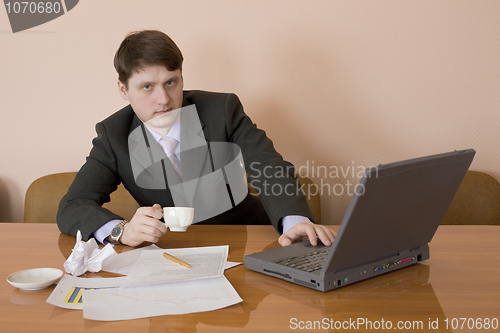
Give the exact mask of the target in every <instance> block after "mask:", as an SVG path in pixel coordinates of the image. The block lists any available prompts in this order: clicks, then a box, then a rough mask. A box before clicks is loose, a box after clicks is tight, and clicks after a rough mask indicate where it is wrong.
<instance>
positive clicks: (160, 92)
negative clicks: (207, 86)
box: [118, 65, 184, 134]
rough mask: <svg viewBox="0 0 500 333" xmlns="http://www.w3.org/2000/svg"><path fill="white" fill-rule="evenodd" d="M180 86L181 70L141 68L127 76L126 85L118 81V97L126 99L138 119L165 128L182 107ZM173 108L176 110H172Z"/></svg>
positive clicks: (181, 83)
mask: <svg viewBox="0 0 500 333" xmlns="http://www.w3.org/2000/svg"><path fill="white" fill-rule="evenodd" d="M183 88H184V82H183V80H182V74H181V71H180V69H177V70H175V71H169V70H168V69H167V68H165V67H164V66H159V65H158V66H157V65H155V66H144V67H142V68H141V69H140V70H139V71H138V72H137V73H134V74H133V75H132V76H131V77H130V78H129V80H128V88H127V87H125V85H124V84H123V83H122V82H120V81H118V91H119V93H120V96H122V97H123V99H125V100H127V101H129V103H130V105H131V106H132V108H133V109H134V111H135V114H136V115H137V117H139V119H140V120H142V121H143V122H144V123H146V122H148V124H155V122H156V123H158V124H157V125H159V124H160V123H161V124H163V125H162V126H163V127H165V126H167V127H168V129H170V127H171V126H172V124H173V122H174V121H175V119H176V118H177V116H178V114H179V112H180V110H177V109H180V108H181V107H182V101H183V94H182V92H183ZM174 110H177V111H176V112H172V111H174ZM155 118H156V119H155ZM168 125H170V126H168ZM155 127H156V126H155ZM164 130H165V129H164ZM160 134H161V133H160Z"/></svg>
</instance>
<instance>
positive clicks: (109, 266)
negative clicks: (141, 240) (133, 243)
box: [102, 244, 159, 275]
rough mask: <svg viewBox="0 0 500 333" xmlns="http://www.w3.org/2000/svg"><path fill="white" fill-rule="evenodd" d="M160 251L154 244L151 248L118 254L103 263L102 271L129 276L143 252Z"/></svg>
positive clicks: (146, 247)
mask: <svg viewBox="0 0 500 333" xmlns="http://www.w3.org/2000/svg"><path fill="white" fill-rule="evenodd" d="M158 249H159V247H158V246H156V245H154V244H152V245H149V246H145V247H141V248H138V249H135V250H131V251H127V252H123V253H120V254H117V255H115V256H112V257H109V258H108V259H106V260H105V261H104V262H103V264H102V270H103V271H106V272H111V273H118V274H123V275H128V273H129V272H130V269H131V268H132V265H133V264H134V263H135V262H136V261H137V260H138V259H139V256H140V255H141V252H142V251H144V250H158Z"/></svg>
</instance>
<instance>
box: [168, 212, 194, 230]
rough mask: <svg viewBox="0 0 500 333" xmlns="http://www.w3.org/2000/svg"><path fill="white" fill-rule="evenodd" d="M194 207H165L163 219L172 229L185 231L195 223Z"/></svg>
mask: <svg viewBox="0 0 500 333" xmlns="http://www.w3.org/2000/svg"><path fill="white" fill-rule="evenodd" d="M193 216H194V208H192V207H164V208H163V220H164V221H165V224H166V225H167V227H168V228H169V229H170V231H181V232H184V231H186V230H187V228H188V227H189V226H190V225H191V223H193Z"/></svg>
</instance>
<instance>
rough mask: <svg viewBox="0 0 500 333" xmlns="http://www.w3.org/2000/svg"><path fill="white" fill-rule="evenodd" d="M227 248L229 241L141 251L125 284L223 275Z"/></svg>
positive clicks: (128, 285)
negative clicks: (174, 258)
mask: <svg viewBox="0 0 500 333" xmlns="http://www.w3.org/2000/svg"><path fill="white" fill-rule="evenodd" d="M228 251H229V246H228V245H224V246H208V247H192V248H183V249H165V250H164V249H161V250H150V251H142V252H141V255H140V257H139V259H138V260H137V261H136V262H135V263H134V265H133V266H132V269H131V270H130V272H129V274H128V275H127V278H126V279H125V282H124V283H123V285H122V287H137V286H144V285H152V284H161V283H166V282H176V281H188V280H194V279H201V278H207V277H213V276H221V275H222V274H223V273H224V268H225V265H226V259H227V255H228ZM165 252H167V253H168V254H170V255H172V256H174V257H176V258H178V259H180V260H182V261H184V262H186V263H188V264H190V265H191V268H187V267H184V266H182V265H179V264H178V263H175V262H173V261H171V260H169V259H167V258H165V257H164V256H163V253H165Z"/></svg>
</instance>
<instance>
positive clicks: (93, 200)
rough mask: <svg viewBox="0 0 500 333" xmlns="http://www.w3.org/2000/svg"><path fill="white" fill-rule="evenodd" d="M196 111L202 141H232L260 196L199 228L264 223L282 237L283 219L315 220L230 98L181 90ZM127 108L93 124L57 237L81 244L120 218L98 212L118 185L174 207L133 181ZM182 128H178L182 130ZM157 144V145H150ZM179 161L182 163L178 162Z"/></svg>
mask: <svg viewBox="0 0 500 333" xmlns="http://www.w3.org/2000/svg"><path fill="white" fill-rule="evenodd" d="M192 104H194V105H195V106H196V110H197V112H198V116H199V119H200V122H201V126H202V130H203V134H204V136H205V139H206V140H207V141H209V142H232V143H234V144H236V145H237V146H239V148H240V149H241V152H242V154H243V159H244V162H245V169H246V172H247V173H248V175H249V178H248V181H249V183H251V184H252V186H253V187H254V188H255V189H256V190H257V193H258V194H259V196H255V195H252V194H248V195H247V196H246V198H245V199H244V200H243V201H242V202H241V203H239V204H238V205H237V206H235V207H234V208H232V209H230V210H229V211H226V212H224V213H222V214H220V215H218V216H215V217H213V218H210V219H207V220H205V221H202V222H200V223H202V224H268V223H269V222H271V223H272V224H273V225H274V227H275V228H276V230H277V231H278V232H280V233H281V223H280V221H281V219H282V218H283V217H285V216H287V215H302V216H306V217H308V218H309V219H310V220H311V221H314V219H313V216H312V213H311V211H310V209H309V206H308V205H307V202H306V200H305V197H304V195H303V194H302V192H301V191H300V190H299V187H300V184H299V182H298V180H297V178H296V177H295V173H294V172H293V171H294V168H293V166H292V165H291V164H290V163H289V162H286V161H284V160H283V158H282V156H281V155H280V154H279V153H278V152H277V151H276V150H275V149H274V146H273V143H272V141H271V140H270V139H269V138H268V137H267V136H266V133H265V132H264V131H263V130H260V129H258V128H257V127H256V125H255V124H254V123H253V122H252V121H251V120H250V118H249V117H248V116H247V115H246V114H245V113H244V111H243V106H242V105H241V103H240V101H239V99H238V97H237V96H236V95H234V94H224V93H213V92H205V91H185V92H184V102H183V105H192ZM141 123H142V122H141V121H140V120H139V119H138V118H137V116H136V115H135V113H134V111H133V109H132V107H131V106H130V105H128V106H126V107H124V108H123V109H121V110H120V111H118V112H116V113H114V114H113V115H111V116H110V117H108V118H106V119H105V120H103V121H102V122H100V123H98V124H97V125H96V132H97V137H96V138H94V140H93V142H92V143H93V147H92V150H91V151H90V154H89V156H88V157H87V161H86V163H85V164H84V165H83V166H82V168H81V169H80V171H78V173H77V175H76V177H75V180H74V181H73V183H72V185H71V186H70V188H69V190H68V193H67V194H66V195H65V196H64V197H63V198H62V200H61V202H60V204H59V211H58V214H57V224H58V226H59V229H60V230H61V232H63V233H66V234H69V235H73V236H75V235H76V233H77V231H78V230H80V231H81V233H82V238H83V239H84V240H87V239H89V238H90V237H92V233H93V232H94V231H95V230H97V229H99V228H100V227H101V226H103V225H104V224H105V223H107V222H108V221H110V220H112V219H123V218H129V219H130V218H131V216H126V217H122V216H118V215H116V214H114V213H113V212H110V211H109V210H107V209H105V208H102V207H101V206H102V204H104V203H106V202H108V201H109V200H110V194H111V193H112V192H113V191H115V190H116V188H117V186H118V185H119V184H120V183H123V185H124V186H125V188H126V189H127V190H128V191H129V192H130V194H131V195H132V196H133V197H134V198H135V200H137V202H138V203H139V205H141V206H152V205H153V204H155V203H158V204H160V205H161V206H162V207H169V206H174V202H173V199H172V194H171V192H170V190H169V189H168V188H167V189H145V188H142V187H140V186H138V185H137V183H136V180H135V179H134V175H133V171H132V166H131V160H130V154H129V146H128V142H129V141H128V139H129V134H130V133H131V132H132V131H133V130H134V129H136V128H137V127H138V126H140V125H141ZM181 126H182V125H181ZM152 144H157V143H155V142H154V143H152ZM181 162H182V158H181Z"/></svg>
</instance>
